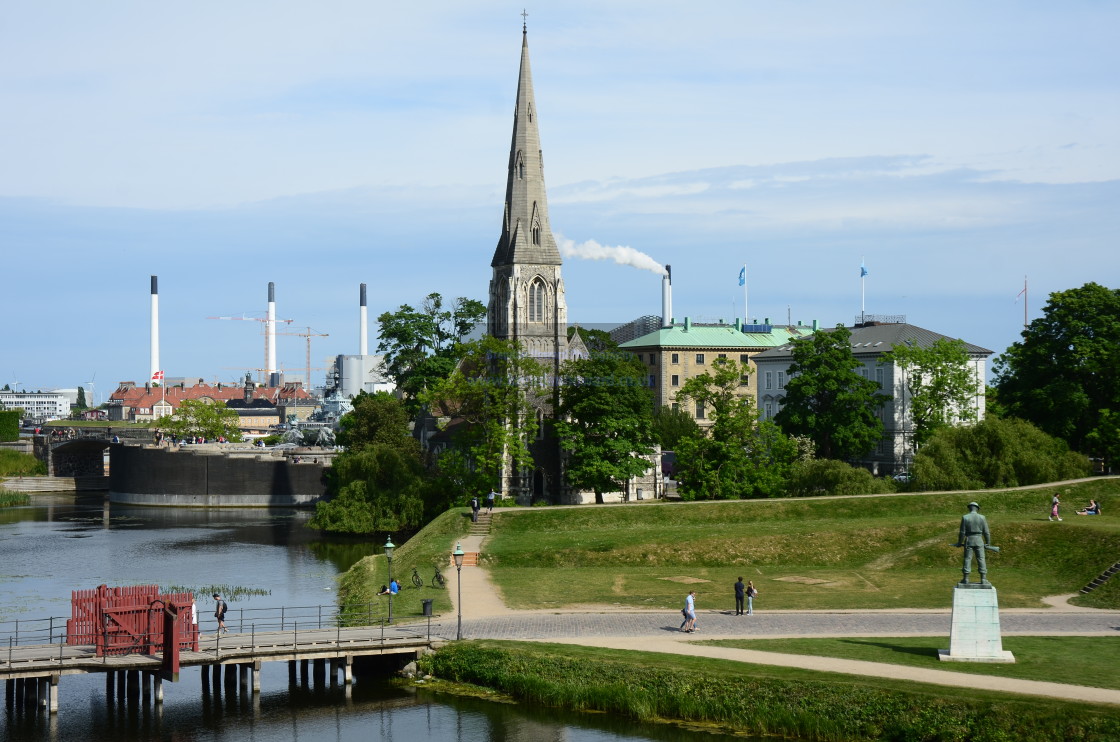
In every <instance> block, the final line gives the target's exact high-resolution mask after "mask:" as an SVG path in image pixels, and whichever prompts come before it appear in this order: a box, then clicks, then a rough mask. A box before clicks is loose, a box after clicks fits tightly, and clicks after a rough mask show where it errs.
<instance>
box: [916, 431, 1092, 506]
mask: <svg viewBox="0 0 1120 742" xmlns="http://www.w3.org/2000/svg"><path fill="white" fill-rule="evenodd" d="M912 473H913V475H914V482H913V483H914V485H915V486H916V487H917V489H921V490H964V489H988V488H1003V487H1023V486H1026V485H1030V484H1043V483H1045V482H1056V481H1059V480H1063V479H1075V478H1078V477H1083V476H1085V475H1086V474H1088V473H1089V461H1088V459H1086V458H1085V457H1084V456H1082V455H1080V454H1077V453H1074V452H1072V451H1070V450H1069V446H1067V445H1066V443H1065V441H1063V440H1061V439H1060V438H1055V437H1053V436H1050V435H1047V434H1046V433H1044V432H1043V431H1041V430H1040V429H1038V428H1037V427H1035V426H1034V425H1032V424H1030V423H1028V422H1026V421H1025V420H1019V419H1016V418H1010V419H1007V420H1001V419H998V418H986V419H984V420H982V421H980V422H979V423H977V424H975V425H969V426H966V427H946V428H941V429H940V430H938V431H937V432H936V433H934V435H933V437H932V438H931V439H930V440H929V442H928V443H926V445H925V446H923V447H922V450H921V451H919V452H918V454H917V455H916V456H915V457H914V466H913V469H912Z"/></svg>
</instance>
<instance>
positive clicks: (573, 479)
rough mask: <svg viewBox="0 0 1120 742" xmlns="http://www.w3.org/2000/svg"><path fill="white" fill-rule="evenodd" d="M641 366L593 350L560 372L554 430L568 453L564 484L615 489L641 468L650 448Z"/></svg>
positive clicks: (625, 356) (622, 355)
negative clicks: (587, 356)
mask: <svg viewBox="0 0 1120 742" xmlns="http://www.w3.org/2000/svg"><path fill="white" fill-rule="evenodd" d="M645 375H646V374H645V366H643V365H642V363H641V362H640V361H638V359H637V358H636V357H635V356H634V354H633V353H628V352H625V351H619V350H594V351H591V354H590V357H589V358H579V359H574V360H571V361H568V362H566V363H565V364H564V367H563V369H562V371H561V376H562V381H561V391H560V399H561V401H560V409H559V414H558V415H557V421H556V431H557V434H558V435H559V436H560V440H561V442H562V443H563V445H564V449H565V450H566V451H567V452H568V459H567V465H566V468H565V472H566V476H567V483H568V484H569V485H570V486H572V487H576V488H578V489H581V490H592V491H594V492H595V501H596V502H603V493H604V492H617V491H619V490H621V489H623V488H624V487H625V483H626V480H628V479H629V478H630V477H633V476H637V475H639V474H642V473H644V472H645V471H647V470H648V469H649V468H650V462H649V460H648V459H646V458H642V457H643V456H646V455H649V454H651V453H653V447H652V444H653V429H652V419H651V415H652V410H653V395H652V393H651V392H650V389H649V388H648V386H646V383H645Z"/></svg>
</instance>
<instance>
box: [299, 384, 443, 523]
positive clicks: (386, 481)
mask: <svg viewBox="0 0 1120 742" xmlns="http://www.w3.org/2000/svg"><path fill="white" fill-rule="evenodd" d="M339 428H340V432H339V439H340V442H342V444H343V445H345V446H346V451H345V452H344V453H342V454H340V455H339V456H338V457H336V458H335V461H334V464H333V466H332V467H331V470H330V472H331V493H332V497H331V498H330V499H329V500H327V501H326V502H320V503H318V504H317V505H316V507H315V517H314V518H312V520H311V523H310V525H311V527H312V528H319V529H321V530H324V531H334V532H340V533H363V534H369V533H378V532H381V533H387V534H390V533H393V534H395V533H400V532H402V531H405V532H407V531H415V530H416V529H418V528H420V526H422V525H423V524H424V519H425V516H426V512H425V511H426V510H427V508H426V507H425V505H426V501H425V495H426V493H427V492H428V487H427V484H428V482H427V473H426V471H425V469H424V466H423V463H422V460H421V458H420V445H419V443H417V441H416V439H414V438H413V437H412V436H411V434H410V433H409V429H408V413H407V411H406V410H405V409H404V405H403V404H402V403H401V401H400V400H398V399H397V398H395V397H393V396H392V395H389V394H386V393H385V392H377V393H376V394H366V393H365V392H362V393H360V394H358V396H356V397H354V408H353V410H351V411H350V412H348V413H346V414H345V415H343V417H342V420H340V421H339Z"/></svg>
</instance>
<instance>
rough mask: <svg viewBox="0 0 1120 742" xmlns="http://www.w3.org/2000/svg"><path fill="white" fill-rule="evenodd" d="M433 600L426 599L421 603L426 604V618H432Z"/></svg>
mask: <svg viewBox="0 0 1120 742" xmlns="http://www.w3.org/2000/svg"><path fill="white" fill-rule="evenodd" d="M433 600H434V598H424V599H423V600H421V601H420V602H421V603H423V604H424V615H425V616H431V615H432V601H433Z"/></svg>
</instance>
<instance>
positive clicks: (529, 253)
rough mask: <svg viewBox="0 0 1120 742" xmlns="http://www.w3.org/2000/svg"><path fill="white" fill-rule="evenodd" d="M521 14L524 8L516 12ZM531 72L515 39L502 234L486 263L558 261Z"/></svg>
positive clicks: (526, 48)
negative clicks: (517, 54) (517, 60)
mask: <svg viewBox="0 0 1120 742" xmlns="http://www.w3.org/2000/svg"><path fill="white" fill-rule="evenodd" d="M522 12H524V11H522ZM533 98H534V96H533V76H532V73H531V72H530V70H529V42H528V38H527V37H526V36H524V35H523V36H522V39H521V71H520V74H519V75H518V79H517V102H516V104H515V106H514V114H513V138H512V142H511V146H510V152H509V165H508V169H507V171H506V198H505V213H504V215H503V218H502V236H501V238H500V239H499V240H498V246H497V249H496V250H495V251H494V260H493V262H492V263H491V265H492V266H499V265H513V264H529V263H531V264H535V265H560V262H561V261H560V252H559V251H558V250H557V246H556V238H555V237H553V235H552V229H551V227H550V226H549V223H548V199H547V196H546V195H545V187H544V166H543V163H542V162H541V160H542V155H541V141H540V130H539V128H538V124H537V112H536V107H537V106H536V101H535V100H534V99H533Z"/></svg>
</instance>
